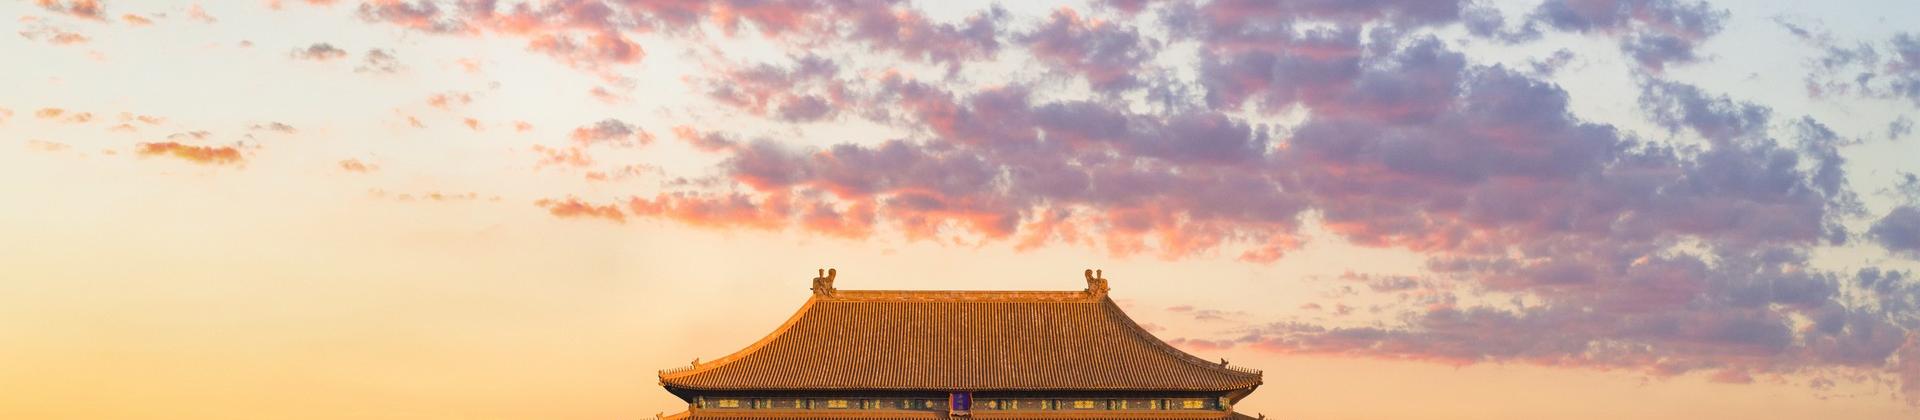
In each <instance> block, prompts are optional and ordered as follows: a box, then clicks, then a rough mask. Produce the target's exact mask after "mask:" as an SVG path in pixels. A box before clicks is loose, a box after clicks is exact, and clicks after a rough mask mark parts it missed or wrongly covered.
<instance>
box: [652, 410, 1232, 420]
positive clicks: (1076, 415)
mask: <svg viewBox="0 0 1920 420" xmlns="http://www.w3.org/2000/svg"><path fill="white" fill-rule="evenodd" d="M947 418H948V416H947V413H945V412H939V411H909V410H856V411H835V412H821V410H699V409H696V410H692V411H686V412H682V413H679V414H674V415H671V416H666V417H665V419H667V420H681V419H687V420H761V419H815V420H933V419H939V420H946V419H947ZM973 418H976V419H1007V420H1013V419H1106V420H1216V419H1217V420H1241V419H1246V420H1252V419H1253V417H1251V416H1248V415H1245V414H1240V413H1233V412H1225V411H1071V410H1063V411H1010V412H990V411H975V412H973Z"/></svg>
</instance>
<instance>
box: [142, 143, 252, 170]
mask: <svg viewBox="0 0 1920 420" xmlns="http://www.w3.org/2000/svg"><path fill="white" fill-rule="evenodd" d="M134 152H135V153H138V154H139V155H141V156H169V157H174V158H179V159H183V160H186V161H188V162H193V163H198V164H203V165H227V164H236V163H240V161H241V157H240V149H236V148H234V147H232V146H193V145H187V144H181V143H177V142H171V141H165V142H158V143H140V144H139V145H138V146H137V147H136V149H135V150H134Z"/></svg>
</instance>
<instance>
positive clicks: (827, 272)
mask: <svg viewBox="0 0 1920 420" xmlns="http://www.w3.org/2000/svg"><path fill="white" fill-rule="evenodd" d="M819 273H820V274H819V277H814V278H813V294H814V295H818V296H830V295H833V277H834V276H835V275H838V274H840V273H838V272H836V270H834V269H831V268H828V269H824V270H820V271H819Z"/></svg>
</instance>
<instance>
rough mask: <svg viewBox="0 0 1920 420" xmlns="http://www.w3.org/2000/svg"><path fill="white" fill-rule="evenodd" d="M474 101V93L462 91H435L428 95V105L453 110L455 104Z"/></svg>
mask: <svg viewBox="0 0 1920 420" xmlns="http://www.w3.org/2000/svg"><path fill="white" fill-rule="evenodd" d="M470 103H473V95H472V94H468V93H462V92H445V93H435V94H432V95H428V96H427V106H430V107H434V108H440V109H447V110H451V109H453V107H454V106H458V105H466V104H470Z"/></svg>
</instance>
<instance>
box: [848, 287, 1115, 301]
mask: <svg viewBox="0 0 1920 420" xmlns="http://www.w3.org/2000/svg"><path fill="white" fill-rule="evenodd" d="M1098 297H1099V296H1096V295H1094V294H1092V293H1088V292H1087V291H1084V290H1060V291H1052V290H835V291H833V292H832V293H828V294H824V295H821V296H820V298H822V300H826V301H843V302H866V301H908V302H940V301H949V302H996V301H997V302H1081V303H1092V302H1097V301H1099V299H1098Z"/></svg>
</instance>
